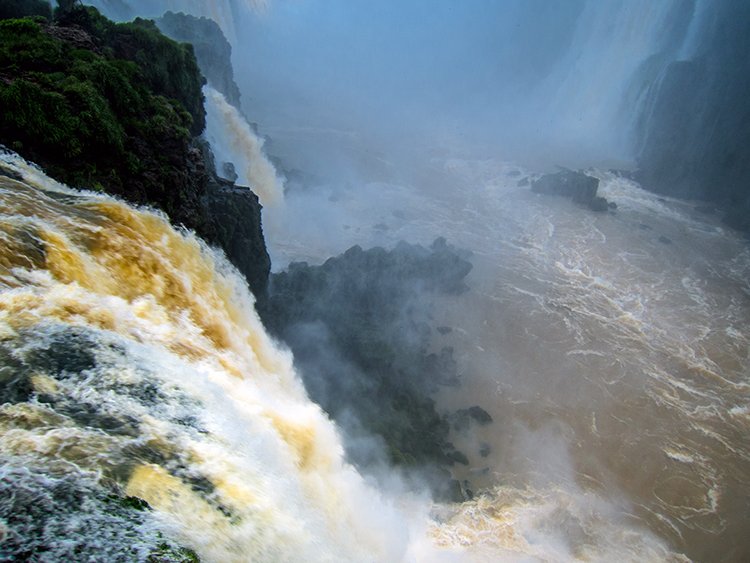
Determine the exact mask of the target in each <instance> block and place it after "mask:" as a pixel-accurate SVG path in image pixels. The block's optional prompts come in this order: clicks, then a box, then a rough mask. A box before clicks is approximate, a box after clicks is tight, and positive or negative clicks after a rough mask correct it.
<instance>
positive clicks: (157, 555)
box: [147, 543, 200, 563]
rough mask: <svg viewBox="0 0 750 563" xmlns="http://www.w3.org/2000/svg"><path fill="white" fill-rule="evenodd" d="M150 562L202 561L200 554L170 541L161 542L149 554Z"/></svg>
mask: <svg viewBox="0 0 750 563" xmlns="http://www.w3.org/2000/svg"><path fill="white" fill-rule="evenodd" d="M147 561H148V563H200V559H199V558H198V555H196V553H195V552H194V551H193V550H192V549H188V548H186V547H174V546H172V545H169V544H168V543H162V544H160V545H159V546H158V547H157V549H156V551H154V552H153V553H152V554H151V555H149V556H148V559H147Z"/></svg>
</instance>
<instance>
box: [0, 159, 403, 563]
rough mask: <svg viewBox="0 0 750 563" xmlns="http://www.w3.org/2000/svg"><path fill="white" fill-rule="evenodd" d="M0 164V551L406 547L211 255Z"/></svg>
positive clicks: (395, 555) (79, 554)
mask: <svg viewBox="0 0 750 563" xmlns="http://www.w3.org/2000/svg"><path fill="white" fill-rule="evenodd" d="M0 166H1V167H2V170H3V171H4V172H5V173H7V174H10V177H9V176H7V175H5V176H0V214H1V220H2V223H1V224H0V358H2V368H1V369H2V371H1V374H0V377H1V379H0V381H1V382H2V385H3V388H4V398H5V401H6V402H4V404H3V405H2V406H0V427H2V436H1V437H0V458H1V459H2V469H1V470H0V471H1V475H0V512H2V518H3V521H2V537H3V542H2V543H0V559H2V560H7V559H25V558H29V557H32V555H34V556H36V557H39V558H40V560H44V561H62V560H88V559H90V560H103V559H102V558H103V557H104V556H105V554H107V553H108V554H111V556H112V557H113V559H111V560H123V559H125V560H130V559H136V560H138V559H145V557H146V556H147V555H148V553H149V551H148V550H149V546H151V547H153V546H155V545H156V544H157V543H158V542H159V541H160V540H159V538H161V537H167V538H170V540H171V541H174V542H176V543H177V545H182V546H187V547H189V548H192V549H194V550H195V551H196V552H197V553H198V555H199V556H200V557H201V558H202V559H204V560H206V561H248V560H286V561H290V560H299V558H301V557H303V558H304V559H306V560H310V561H323V560H372V559H376V560H398V559H399V558H400V557H401V554H402V553H403V551H404V549H405V547H406V545H407V527H406V526H404V525H403V515H402V514H400V512H399V511H397V510H396V509H395V508H393V507H392V506H390V504H389V501H387V499H384V498H381V496H380V495H379V493H377V492H376V491H374V490H373V489H371V488H368V487H367V486H366V485H365V484H364V483H363V481H362V479H361V478H360V477H359V475H358V474H357V473H356V472H355V471H354V470H353V469H352V468H351V467H350V466H348V465H347V464H346V463H345V461H344V459H343V454H342V448H341V445H340V442H339V439H338V436H337V432H336V429H335V428H334V426H333V424H332V423H331V422H330V421H329V420H328V419H327V418H326V417H325V415H324V414H323V413H322V411H321V410H320V409H319V408H318V407H317V405H315V404H313V403H312V402H310V401H309V400H308V399H307V397H306V395H305V392H304V389H303V387H302V385H301V383H300V382H299V380H298V379H297V377H296V375H295V373H294V371H293V370H292V365H291V358H290V356H289V354H287V353H285V352H283V351H281V350H279V349H278V348H277V347H276V346H275V345H274V344H273V343H272V342H271V341H270V340H269V338H268V336H267V335H266V333H265V332H264V330H263V327H262V325H261V323H260V321H259V319H258V317H257V315H256V314H255V311H254V308H253V298H252V296H251V295H250V294H249V292H248V290H247V288H246V285H245V284H244V282H243V281H242V280H241V277H240V276H239V275H238V274H237V273H236V272H235V271H234V270H233V269H232V268H231V267H230V266H229V265H228V264H227V263H226V262H225V260H224V259H223V258H222V257H221V256H219V255H218V254H216V253H215V252H213V251H211V250H209V249H208V248H206V247H205V246H204V245H203V244H201V243H200V241H198V240H197V239H196V238H194V237H193V236H192V235H190V234H188V233H180V232H177V231H175V230H174V229H172V228H171V227H170V226H169V224H168V223H167V221H166V220H165V219H164V217H162V216H160V215H158V214H155V213H153V212H150V211H146V210H136V209H133V208H131V207H128V206H127V205H125V204H123V203H121V202H118V201H115V200H112V199H109V198H107V197H103V196H100V195H95V194H90V193H79V192H76V191H73V190H70V189H67V188H65V187H64V186H61V185H59V184H56V183H55V182H53V181H51V180H50V179H49V178H47V177H45V176H44V175H43V174H41V173H40V172H38V171H37V170H35V169H33V168H31V167H30V166H28V165H26V164H25V163H23V162H22V161H20V159H18V158H17V157H14V156H11V155H7V154H4V155H3V156H2V161H0ZM124 495H130V496H135V497H138V498H140V499H144V500H145V501H147V502H148V503H149V505H150V506H151V507H152V508H153V510H152V511H143V512H141V511H138V512H136V511H135V510H133V511H125V510H123V509H121V508H118V507H119V506H120V505H119V504H118V503H117V502H116V499H117V498H119V497H120V496H124ZM399 510H401V511H403V510H404V509H403V508H401V509H399Z"/></svg>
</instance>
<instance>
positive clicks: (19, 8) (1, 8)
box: [0, 0, 52, 20]
mask: <svg viewBox="0 0 750 563" xmlns="http://www.w3.org/2000/svg"><path fill="white" fill-rule="evenodd" d="M27 16H41V17H43V18H46V19H48V20H49V19H51V18H52V6H50V4H49V2H47V1H46V0H0V19H7V18H24V17H27Z"/></svg>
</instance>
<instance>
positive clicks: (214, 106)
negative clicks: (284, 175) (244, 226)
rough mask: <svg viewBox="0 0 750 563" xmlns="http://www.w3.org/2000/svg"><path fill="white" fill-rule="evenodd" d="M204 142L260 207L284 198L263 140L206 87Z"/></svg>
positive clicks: (242, 118)
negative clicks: (233, 169) (230, 165)
mask: <svg viewBox="0 0 750 563" xmlns="http://www.w3.org/2000/svg"><path fill="white" fill-rule="evenodd" d="M204 93H205V95H206V133H205V135H206V138H207V139H208V142H209V143H210V144H211V148H212V149H213V151H214V154H215V156H216V160H217V168H218V169H220V168H221V163H222V162H231V163H233V164H234V165H235V167H236V172H237V174H238V176H239V178H238V180H237V182H238V183H239V184H241V185H247V186H250V187H251V188H252V189H253V191H254V192H255V193H256V194H257V195H258V197H259V198H260V201H261V203H263V204H264V205H273V204H275V203H278V202H280V201H281V200H282V199H283V197H284V185H283V180H282V179H281V178H279V176H278V175H277V173H276V169H275V168H274V166H273V164H271V162H270V161H269V160H268V157H267V156H266V155H265V154H264V152H263V139H261V138H260V137H258V136H257V135H256V134H255V132H253V130H252V128H251V127H250V124H249V123H248V122H247V120H246V119H245V117H244V116H243V115H242V114H241V113H240V112H239V110H238V109H237V108H235V107H234V106H232V105H231V104H229V102H227V100H226V98H224V96H223V95H222V94H221V93H219V92H217V91H216V90H214V89H213V88H211V87H210V86H206V87H205V88H204Z"/></svg>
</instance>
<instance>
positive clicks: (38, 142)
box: [0, 5, 205, 200]
mask: <svg viewBox="0 0 750 563" xmlns="http://www.w3.org/2000/svg"><path fill="white" fill-rule="evenodd" d="M56 18H57V19H56V21H55V23H53V24H49V23H48V22H46V21H45V20H41V19H32V18H24V19H6V20H2V21H0V107H2V108H3V111H2V113H0V143H3V144H6V145H7V146H9V147H10V148H12V149H14V150H16V151H17V152H19V153H21V154H22V155H23V156H24V157H26V158H28V159H30V160H33V161H35V162H37V163H38V164H40V165H42V166H43V167H45V168H46V169H47V170H48V172H50V173H51V174H52V175H53V176H55V177H57V178H58V179H61V180H63V181H65V182H67V183H70V184H73V185H78V186H82V187H88V188H97V187H99V188H104V189H107V191H113V192H115V193H120V194H124V195H126V192H127V188H126V186H128V185H129V184H133V183H134V184H135V185H136V186H137V185H138V184H139V178H140V179H141V183H143V182H144V181H145V180H143V179H144V178H146V179H148V181H149V182H150V183H152V184H154V183H155V184H157V185H162V189H166V188H168V187H169V184H170V175H173V170H172V167H173V165H174V163H175V162H176V161H178V160H180V157H181V156H183V155H184V153H186V152H187V150H188V144H189V142H190V135H191V132H192V133H193V134H195V133H197V132H199V131H201V130H202V129H203V127H204V125H205V113H204V110H203V98H202V94H201V87H202V84H203V78H202V76H201V75H200V72H199V71H198V68H197V65H196V63H195V58H194V56H193V52H192V48H191V47H190V46H189V45H185V44H179V43H176V42H174V41H172V40H170V39H168V38H166V37H164V36H163V35H161V33H160V32H159V31H158V30H157V29H156V26H155V25H154V24H153V22H150V21H147V20H136V21H134V22H132V23H127V24H115V23H113V22H111V21H109V20H107V19H106V18H104V17H103V16H101V15H100V14H99V13H98V12H97V11H96V10H95V9H94V8H84V7H81V6H75V5H73V6H70V7H67V9H66V10H62V9H58V10H57V12H56ZM183 160H184V159H183ZM134 180H135V182H134ZM134 199H136V200H137V199H139V198H138V197H136V198H134Z"/></svg>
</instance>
